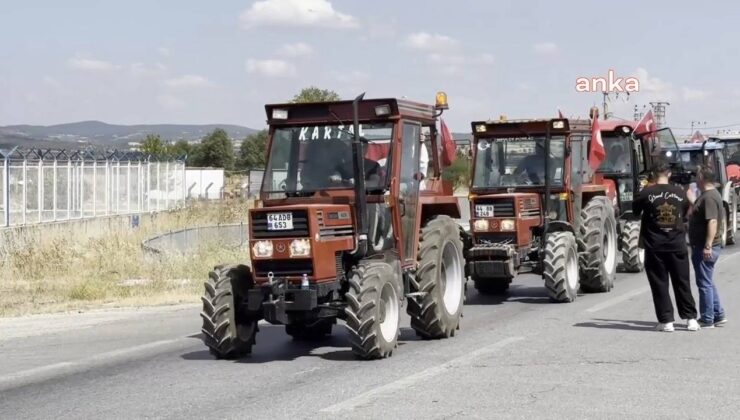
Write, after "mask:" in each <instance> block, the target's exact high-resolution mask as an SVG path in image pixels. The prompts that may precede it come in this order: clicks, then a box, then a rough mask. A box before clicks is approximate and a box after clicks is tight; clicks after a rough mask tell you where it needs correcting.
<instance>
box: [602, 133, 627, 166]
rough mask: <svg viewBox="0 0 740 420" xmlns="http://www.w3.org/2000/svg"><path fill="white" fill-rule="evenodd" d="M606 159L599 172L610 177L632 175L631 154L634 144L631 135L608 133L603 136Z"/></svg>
mask: <svg viewBox="0 0 740 420" xmlns="http://www.w3.org/2000/svg"><path fill="white" fill-rule="evenodd" d="M602 141H603V142H604V150H605V151H606V158H605V159H604V162H602V163H601V166H599V169H598V170H597V172H599V173H604V174H610V175H631V174H632V163H631V159H630V154H631V151H632V143H631V140H630V137H629V135H625V134H624V133H618V132H616V131H615V132H606V133H603V134H602Z"/></svg>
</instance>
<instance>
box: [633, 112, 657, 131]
mask: <svg viewBox="0 0 740 420" xmlns="http://www.w3.org/2000/svg"><path fill="white" fill-rule="evenodd" d="M651 131H655V119H654V118H653V110H650V111H648V112H647V113H645V115H644V116H643V117H642V119H641V120H640V122H638V123H637V127H635V135H638V134H643V133H649V132H651Z"/></svg>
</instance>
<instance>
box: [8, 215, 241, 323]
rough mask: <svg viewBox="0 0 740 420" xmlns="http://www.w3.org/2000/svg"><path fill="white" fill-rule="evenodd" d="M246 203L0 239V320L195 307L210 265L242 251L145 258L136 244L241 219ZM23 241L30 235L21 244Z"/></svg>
mask: <svg viewBox="0 0 740 420" xmlns="http://www.w3.org/2000/svg"><path fill="white" fill-rule="evenodd" d="M248 207H249V206H248V203H247V202H246V201H242V200H230V201H226V202H221V203H205V202H195V203H192V204H190V205H189V206H188V207H186V208H184V209H182V210H178V211H173V212H166V213H159V214H157V215H156V216H154V217H152V218H150V217H149V216H142V222H141V226H140V227H139V228H136V229H132V228H130V227H127V226H124V225H125V224H122V225H121V227H120V228H113V229H109V230H107V231H104V232H103V233H101V234H98V235H93V236H91V235H89V233H88V232H87V231H83V228H81V227H80V226H79V225H74V224H70V225H69V227H65V228H57V229H55V231H54V232H53V233H47V232H46V231H44V233H43V234H42V235H43V237H42V238H41V239H39V237H40V236H42V235H40V234H39V232H38V231H36V232H33V231H29V232H25V233H22V234H15V237H8V238H6V243H7V244H10V243H13V244H15V245H12V246H5V247H4V248H3V249H2V250H1V251H0V253H1V254H3V255H0V257H2V259H1V260H0V316H14V315H22V314H30V313H41V312H57V311H67V310H83V309H88V308H93V307H105V306H139V305H158V304H176V303H186V302H193V303H195V302H197V301H198V297H199V295H200V293H201V291H202V286H203V281H204V280H205V279H206V277H207V275H208V271H209V270H210V269H212V268H213V266H214V265H217V264H221V263H227V262H239V261H244V260H245V258H248V253H247V251H246V249H242V250H239V249H233V248H231V247H224V246H221V244H218V243H204V244H200V246H199V247H198V248H197V249H196V250H194V252H192V253H189V254H187V255H183V254H169V255H151V254H148V253H145V251H144V250H143V249H142V246H141V243H142V241H144V240H146V239H148V238H151V237H153V236H156V235H158V234H162V233H166V232H169V231H172V230H177V229H183V228H190V227H196V226H208V225H214V224H223V223H238V222H240V221H246V220H247V210H248ZM23 235H31V236H32V237H30V238H24V237H22V236H23Z"/></svg>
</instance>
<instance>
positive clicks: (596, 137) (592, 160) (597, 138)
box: [588, 118, 606, 171]
mask: <svg viewBox="0 0 740 420" xmlns="http://www.w3.org/2000/svg"><path fill="white" fill-rule="evenodd" d="M605 157H606V150H604V141H603V140H602V139H601V127H599V119H598V118H594V122H593V124H592V125H591V150H590V152H589V155H588V165H589V166H590V167H591V169H593V170H594V171H595V170H596V169H597V168H598V167H599V166H601V162H603V161H604V158H605Z"/></svg>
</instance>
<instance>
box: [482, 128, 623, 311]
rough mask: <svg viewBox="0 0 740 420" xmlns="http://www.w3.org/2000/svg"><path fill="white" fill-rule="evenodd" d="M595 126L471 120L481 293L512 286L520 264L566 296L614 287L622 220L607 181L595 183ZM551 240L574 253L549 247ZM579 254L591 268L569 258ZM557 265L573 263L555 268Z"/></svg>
mask: <svg viewBox="0 0 740 420" xmlns="http://www.w3.org/2000/svg"><path fill="white" fill-rule="evenodd" d="M591 127H592V126H591V121H590V120H579V119H564V118H558V119H541V120H506V119H505V118H502V119H501V120H500V121H477V122H473V123H472V129H473V168H472V176H471V185H470V205H471V223H470V226H471V235H472V247H471V249H470V250H469V251H468V259H467V260H468V271H469V273H470V275H471V277H472V278H473V280H474V281H475V286H476V288H477V289H478V291H479V292H480V293H501V292H504V291H506V290H507V289H508V287H509V284H510V283H511V281H512V279H513V278H514V276H515V275H516V274H517V273H518V272H520V271H533V272H539V273H542V274H543V276H544V277H545V284H546V287H547V289H548V293H549V294H550V297H551V299H552V300H554V301H559V302H563V301H565V302H570V301H572V300H574V299H575V297H576V293H577V291H578V289H579V285H580V286H583V288H584V289H585V290H590V291H608V290H610V289H611V284H612V282H613V280H614V273H615V271H616V259H615V256H614V253H615V252H616V231H615V225H616V222H615V220H614V211H613V210H612V209H611V204H610V202H609V201H608V200H607V199H606V187H605V186H604V185H600V184H597V183H594V182H593V178H594V175H593V173H592V172H593V171H592V170H591V169H590V167H589V164H588V156H589V147H590V141H591ZM576 241H579V243H580V244H581V245H580V246H579V247H578V248H577V249H576V250H574V249H573V248H571V245H572V244H575V243H576ZM591 243H593V244H594V245H593V246H591V245H589V244H591ZM596 244H598V245H596ZM551 247H560V248H559V249H563V250H567V253H566V254H564V255H561V254H553V253H549V254H548V252H547V251H548V250H549V249H550V248H551ZM579 253H585V254H587V255H588V256H587V257H584V258H581V259H580V260H581V261H582V262H584V263H585V262H586V261H588V264H589V268H587V267H585V266H582V267H580V270H579V266H578V264H579V262H578V258H576V260H575V263H574V262H573V260H570V259H569V258H570V256H572V255H576V257H577V256H578V255H579ZM548 255H549V256H548ZM556 257H557V258H556ZM551 258H556V259H557V261H550V259H551ZM558 264H566V265H567V264H570V265H569V266H568V267H569V268H568V269H567V270H563V272H562V273H561V272H558V273H552V272H551V270H552V269H553V267H555V266H558ZM573 264H575V266H574V265H573ZM573 267H575V271H573ZM568 270H570V271H568ZM579 271H580V272H581V275H580V280H579V273H578V272H579ZM574 273H575V274H574ZM561 275H562V276H566V277H567V278H565V277H563V278H561V277H559V276H561Z"/></svg>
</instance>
